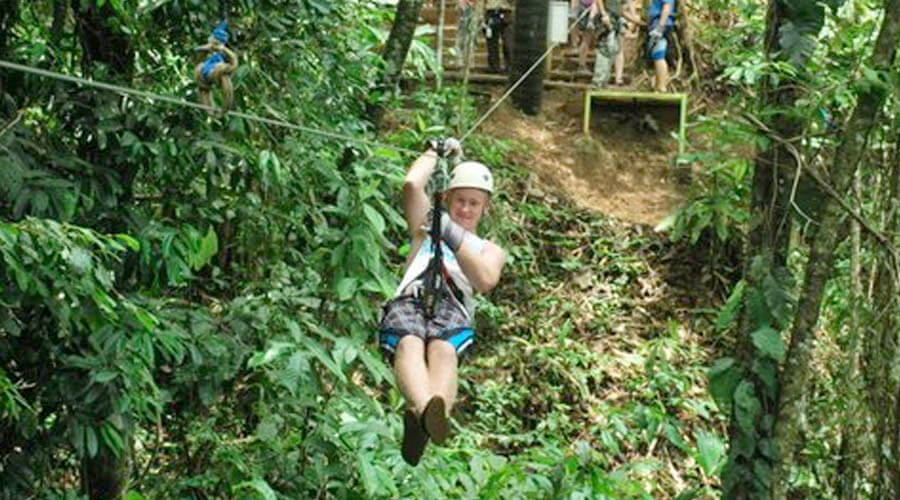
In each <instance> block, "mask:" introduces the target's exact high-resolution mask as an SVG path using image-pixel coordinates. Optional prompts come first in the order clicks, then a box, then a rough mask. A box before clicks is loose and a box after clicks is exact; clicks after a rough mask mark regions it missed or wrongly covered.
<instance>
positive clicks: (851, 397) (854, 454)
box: [837, 171, 865, 500]
mask: <svg viewBox="0 0 900 500" xmlns="http://www.w3.org/2000/svg"><path fill="white" fill-rule="evenodd" d="M853 196H854V198H856V200H860V199H861V181H860V172H859V171H857V172H856V175H855V176H854V178H853ZM850 234H851V237H852V239H853V246H852V248H851V254H850V284H851V287H852V289H853V293H852V299H851V300H852V304H853V306H852V310H851V318H850V339H849V341H848V349H847V350H848V352H849V353H850V359H848V360H847V364H846V367H845V369H844V373H843V374H842V376H841V378H840V380H841V381H842V382H843V384H844V387H846V389H845V391H844V394H846V397H847V410H846V414H845V417H844V428H843V430H842V431H841V447H840V450H839V453H838V456H839V457H840V458H839V459H838V465H837V471H838V487H837V491H838V497H839V498H840V499H841V500H856V499H857V480H858V478H859V476H860V466H859V459H860V457H861V455H862V454H861V453H860V451H861V450H862V444H863V443H862V440H861V439H859V436H860V435H861V432H862V430H863V429H864V426H863V425H862V421H863V419H864V418H865V416H864V415H863V414H862V412H861V411H860V404H859V402H858V399H857V398H858V397H859V396H858V394H859V393H860V388H861V384H860V377H859V338H860V331H859V329H860V320H859V311H860V307H861V306H862V303H863V287H862V263H861V261H862V258H861V254H862V227H861V226H860V224H859V221H857V220H853V222H852V223H851V225H850Z"/></svg>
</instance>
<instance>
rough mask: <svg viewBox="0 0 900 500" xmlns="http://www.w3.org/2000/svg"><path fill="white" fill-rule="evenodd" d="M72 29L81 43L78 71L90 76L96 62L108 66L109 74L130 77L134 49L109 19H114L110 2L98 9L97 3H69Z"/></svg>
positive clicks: (125, 35)
mask: <svg viewBox="0 0 900 500" xmlns="http://www.w3.org/2000/svg"><path fill="white" fill-rule="evenodd" d="M72 11H73V13H74V15H75V26H76V31H77V33H78V39H79V40H80V41H81V49H82V54H81V71H82V72H83V73H84V74H85V75H90V73H91V66H92V65H93V64H94V63H95V62H100V63H105V64H108V65H109V66H110V68H111V70H112V73H114V74H117V75H122V76H126V77H130V75H131V72H132V69H133V65H132V63H133V60H134V49H133V48H132V46H131V41H130V40H129V39H128V35H127V34H125V33H124V32H123V31H121V30H119V29H117V27H115V26H116V24H120V23H112V22H110V20H112V19H115V18H117V15H116V11H115V10H113V7H112V4H111V2H104V4H103V6H102V7H98V6H97V0H91V1H89V2H86V4H85V2H82V1H81V0H73V1H72Z"/></svg>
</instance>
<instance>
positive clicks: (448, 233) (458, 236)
mask: <svg viewBox="0 0 900 500" xmlns="http://www.w3.org/2000/svg"><path fill="white" fill-rule="evenodd" d="M466 234H468V231H466V230H465V229H464V228H463V227H462V226H460V225H459V224H457V223H455V222H453V220H452V219H451V218H450V214H448V213H447V212H441V239H442V240H444V242H445V243H447V245H448V246H449V247H450V248H451V249H452V250H453V251H454V252H456V251H458V250H459V247H461V246H462V242H463V240H464V239H465V238H466Z"/></svg>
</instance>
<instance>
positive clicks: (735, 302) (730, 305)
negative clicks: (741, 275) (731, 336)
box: [716, 280, 747, 331]
mask: <svg viewBox="0 0 900 500" xmlns="http://www.w3.org/2000/svg"><path fill="white" fill-rule="evenodd" d="M746 287H747V282H746V281H744V280H740V281H738V283H737V285H735V286H734V290H732V291H731V295H730V296H729V297H728V300H727V301H726V302H725V305H724V306H722V310H721V311H719V315H718V316H717V317H716V330H718V331H722V330H724V329H725V328H726V327H727V326H728V325H730V324H731V323H732V322H733V321H734V320H735V318H736V317H737V313H738V311H740V307H741V304H742V302H743V300H744V289H745V288H746Z"/></svg>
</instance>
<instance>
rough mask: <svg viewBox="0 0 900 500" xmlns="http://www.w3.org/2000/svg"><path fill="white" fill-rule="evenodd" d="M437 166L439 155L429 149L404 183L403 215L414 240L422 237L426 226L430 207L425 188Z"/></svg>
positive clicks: (414, 165) (408, 172)
mask: <svg viewBox="0 0 900 500" xmlns="http://www.w3.org/2000/svg"><path fill="white" fill-rule="evenodd" d="M436 165H437V153H435V152H434V150H433V149H429V150H428V151H426V152H425V153H423V154H422V155H421V156H419V158H417V159H416V161H414V162H413V164H412V165H411V166H410V167H409V171H407V172H406V178H405V179H404V181H403V214H404V216H405V217H406V226H407V229H408V230H409V235H410V236H411V237H412V238H413V239H416V237H421V236H422V226H424V225H425V218H426V217H427V216H428V207H429V206H430V200H429V199H428V195H427V194H426V193H425V187H426V186H427V185H428V178H429V177H431V173H432V172H434V167H435V166H436Z"/></svg>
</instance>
